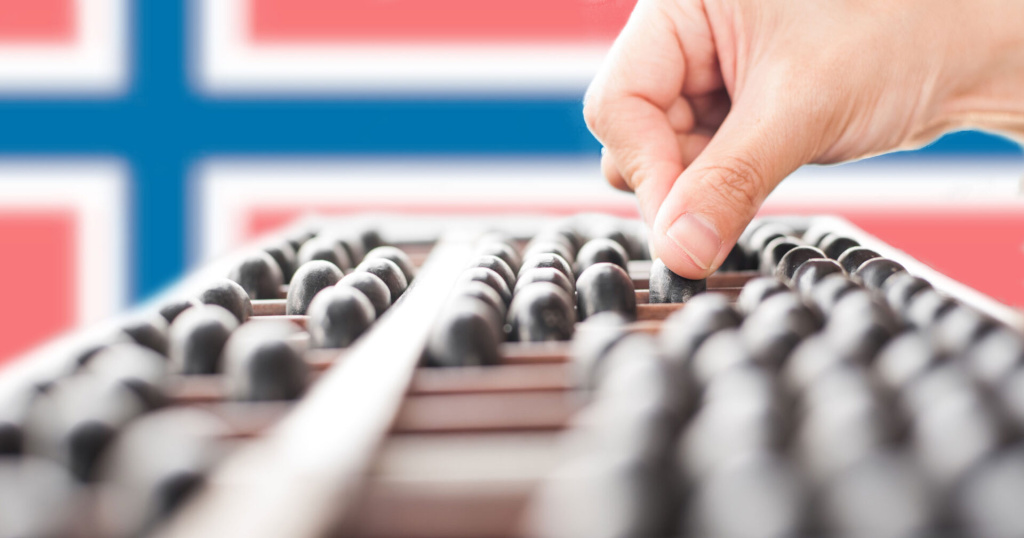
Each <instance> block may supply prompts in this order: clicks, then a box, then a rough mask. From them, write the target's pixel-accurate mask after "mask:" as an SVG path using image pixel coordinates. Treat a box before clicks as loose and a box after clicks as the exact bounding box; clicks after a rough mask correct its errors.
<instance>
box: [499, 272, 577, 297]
mask: <svg viewBox="0 0 1024 538" xmlns="http://www.w3.org/2000/svg"><path fill="white" fill-rule="evenodd" d="M534 282H550V283H552V284H555V285H557V286H558V287H560V288H562V289H563V290H565V292H566V293H568V294H569V295H574V294H575V293H576V281H575V280H571V279H570V278H569V277H567V276H565V273H563V272H562V271H560V270H558V269H555V268H554V267H535V268H533V269H529V270H527V271H524V272H522V273H520V275H519V280H518V281H516V285H515V292H514V293H513V295H515V294H516V293H519V290H521V289H523V288H524V287H526V286H528V285H530V284H532V283H534Z"/></svg>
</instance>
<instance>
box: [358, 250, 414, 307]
mask: <svg viewBox="0 0 1024 538" xmlns="http://www.w3.org/2000/svg"><path fill="white" fill-rule="evenodd" d="M356 272H357V273H358V272H366V273H371V274H373V275H374V276H376V277H377V278H379V279H381V280H383V281H384V284H386V285H387V287H388V291H389V292H390V293H391V304H395V301H398V299H399V298H400V297H401V296H402V294H403V293H405V290H407V289H408V288H409V280H408V279H406V278H405V273H403V272H402V269H401V267H399V266H398V264H396V263H395V262H393V261H391V260H389V259H386V258H371V257H370V256H369V255H367V257H366V258H364V259H363V263H360V264H359V266H358V267H356Z"/></svg>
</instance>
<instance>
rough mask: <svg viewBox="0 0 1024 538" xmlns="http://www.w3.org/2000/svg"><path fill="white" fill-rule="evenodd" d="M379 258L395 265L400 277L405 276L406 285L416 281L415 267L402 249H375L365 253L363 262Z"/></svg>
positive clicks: (386, 247)
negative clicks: (399, 271)
mask: <svg viewBox="0 0 1024 538" xmlns="http://www.w3.org/2000/svg"><path fill="white" fill-rule="evenodd" d="M381 258H383V259H385V260H388V261H390V262H392V263H394V264H395V265H397V266H398V268H399V269H400V270H401V271H402V275H403V276H405V281H406V282H407V283H409V284H411V283H412V281H413V280H416V266H415V265H414V264H413V263H412V259H411V258H409V255H408V254H406V253H405V251H403V250H402V249H400V248H398V247H392V246H383V247H377V248H375V249H373V250H371V251H370V252H367V253H366V256H365V257H364V258H363V261H364V262H365V261H366V260H375V259H381ZM393 299H397V297H393Z"/></svg>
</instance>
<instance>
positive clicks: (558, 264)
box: [519, 252, 576, 282]
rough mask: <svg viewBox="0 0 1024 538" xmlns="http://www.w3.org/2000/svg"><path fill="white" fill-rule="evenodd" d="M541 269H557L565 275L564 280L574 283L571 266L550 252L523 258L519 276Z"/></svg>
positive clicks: (574, 276) (574, 278)
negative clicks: (531, 270)
mask: <svg viewBox="0 0 1024 538" xmlns="http://www.w3.org/2000/svg"><path fill="white" fill-rule="evenodd" d="M541 267H552V268H554V269H558V270H559V271H561V272H562V274H564V275H565V277H566V278H568V279H569V280H572V281H574V282H575V281H576V274H575V273H573V271H572V266H571V265H569V262H567V261H566V260H565V258H563V257H562V256H559V255H558V254H553V253H551V252H540V253H536V254H529V255H526V256H525V257H524V258H523V265H522V267H520V268H519V276H520V277H521V276H523V275H524V274H526V272H527V271H529V270H530V269H536V268H541Z"/></svg>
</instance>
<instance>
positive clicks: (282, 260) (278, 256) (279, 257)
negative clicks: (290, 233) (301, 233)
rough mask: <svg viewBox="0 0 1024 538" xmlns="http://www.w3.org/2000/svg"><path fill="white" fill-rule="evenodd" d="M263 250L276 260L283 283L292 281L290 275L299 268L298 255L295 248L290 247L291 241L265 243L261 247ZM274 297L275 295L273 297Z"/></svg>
mask: <svg viewBox="0 0 1024 538" xmlns="http://www.w3.org/2000/svg"><path fill="white" fill-rule="evenodd" d="M263 252H266V253H267V254H269V255H270V257H271V258H274V261H275V262H277V266H278V267H279V268H280V269H281V278H282V279H283V280H284V283H285V284H287V283H289V282H291V281H292V275H294V274H295V270H296V269H298V268H299V263H298V257H297V255H296V252H295V248H294V247H292V245H291V243H289V242H287V241H278V242H277V243H274V244H271V245H267V246H265V247H263ZM275 298H276V297H275Z"/></svg>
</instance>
